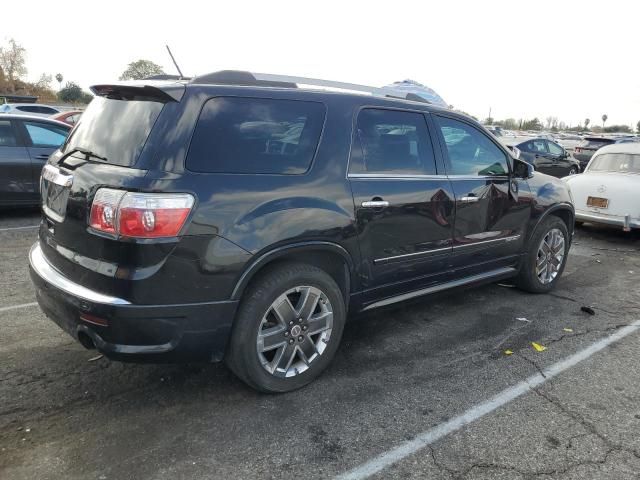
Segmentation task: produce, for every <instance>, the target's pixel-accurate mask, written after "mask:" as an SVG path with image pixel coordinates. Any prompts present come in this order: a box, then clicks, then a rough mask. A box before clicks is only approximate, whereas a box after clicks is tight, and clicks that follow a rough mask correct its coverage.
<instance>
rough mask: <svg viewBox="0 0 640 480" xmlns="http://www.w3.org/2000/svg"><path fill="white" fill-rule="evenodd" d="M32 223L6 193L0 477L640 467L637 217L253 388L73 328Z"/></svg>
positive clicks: (215, 370) (415, 306)
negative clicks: (32, 270)
mask: <svg viewBox="0 0 640 480" xmlns="http://www.w3.org/2000/svg"><path fill="white" fill-rule="evenodd" d="M37 222H38V214H37V212H32V211H31V212H30V211H18V212H0V271H1V273H2V274H1V276H0V285H1V288H0V478H2V479H7V480H9V479H11V480H13V479H35V478H38V479H59V478H65V479H101V480H106V479H119V480H121V479H168V478H171V479H181V478H185V479H192V478H193V479H217V478H221V479H229V478H260V479H262V478H266V479H270V478H332V477H336V476H339V475H344V474H349V475H351V477H348V478H365V477H366V476H368V475H372V477H373V478H432V479H440V478H442V479H450V478H451V479H453V478H481V479H488V478H496V479H503V478H504V479H510V480H511V479H528V478H534V477H536V478H545V479H547V478H548V479H555V478H563V479H564V478H581V479H582V478H590V479H591V478H602V479H612V478H615V479H625V478H640V435H638V432H639V431H640V362H639V361H638V360H639V359H640V343H639V340H640V329H638V324H637V323H636V324H634V322H637V321H638V320H639V319H640V315H639V313H640V289H639V288H638V284H639V280H640V233H638V232H632V233H623V232H621V231H618V230H612V229H606V228H597V227H592V226H585V227H582V228H580V229H578V230H577V233H576V236H575V240H574V245H573V247H572V250H571V253H570V257H569V261H568V265H567V268H566V271H565V273H564V276H563V278H562V279H561V281H560V282H559V285H558V288H557V289H556V290H555V291H554V293H552V294H549V295H539V296H536V295H531V294H526V293H523V292H520V291H518V290H517V289H515V288H510V286H509V285H507V284H502V285H498V284H494V285H489V286H486V287H482V288H479V289H475V290H465V291H457V292H454V293H449V294H447V295H446V296H440V297H436V298H431V299H427V300H421V301H416V302H413V303H410V304H405V305H402V306H401V307H396V308H394V309H387V310H380V311H376V312H374V313H371V314H367V315H363V316H360V317H358V318H353V319H352V321H351V322H350V323H349V324H348V326H347V328H346V331H345V336H344V338H343V342H342V346H341V348H340V350H339V352H338V355H337V357H336V359H335V361H334V362H333V364H332V366H331V367H330V368H329V369H328V371H327V372H326V373H325V374H323V376H322V377H320V379H319V380H318V381H316V382H315V383H313V384H311V385H310V386H308V387H307V388H304V389H302V390H300V391H297V392H293V393H290V394H284V395H261V394H258V393H256V392H254V391H252V390H250V389H249V388H247V387H246V386H244V384H242V383H241V382H240V381H239V380H237V379H236V378H234V377H233V375H232V374H231V373H229V371H228V370H227V369H226V368H225V367H224V366H222V365H182V366H179V365H135V364H123V363H115V362H109V361H107V360H106V359H104V358H96V356H97V355H96V353H95V351H89V350H85V349H84V348H83V347H81V346H80V345H79V344H78V343H76V342H75V341H74V340H72V339H71V338H70V337H68V336H67V335H66V334H65V333H63V332H62V331H61V330H59V329H58V327H57V326H55V325H54V324H53V323H52V322H50V321H49V320H47V319H46V318H45V316H44V315H43V314H42V313H41V312H40V310H39V309H38V307H37V306H35V305H34V304H33V302H34V301H35V300H34V295H33V289H32V287H31V283H30V281H29V278H28V271H27V260H26V255H27V252H28V249H29V247H30V246H31V244H32V243H33V242H34V240H35V235H36V229H35V228H33V227H32V226H33V225H35V224H37ZM581 306H592V308H593V310H594V312H595V314H594V315H590V314H588V313H585V312H582V311H581V310H580V308H581ZM628 325H633V326H632V327H627V326H628ZM612 335H614V336H615V335H618V336H617V337H615V338H614V337H611V336H612ZM611 338H613V340H615V341H613V340H606V341H607V342H609V343H608V344H606V345H604V344H598V343H597V342H601V341H602V339H611ZM531 342H536V343H538V344H539V345H541V346H543V347H546V350H544V351H541V352H538V351H536V350H535V349H534V348H533V346H532V345H531ZM593 345H599V347H598V348H595V349H594V348H592V347H590V346H593ZM589 348H591V350H585V349H589ZM506 350H510V351H512V352H513V353H512V354H511V355H507V354H505V351H506ZM584 352H587V353H584ZM576 354H577V355H582V357H580V358H579V359H580V360H582V361H580V362H579V363H578V362H574V363H575V364H572V365H569V366H567V364H566V363H562V362H563V361H565V359H567V358H574V359H575V358H577V357H572V355H576ZM583 357H584V358H583ZM558 365H564V366H563V367H562V369H558ZM554 369H555V370H554ZM531 378H537V379H538V380H537V381H536V383H535V384H533V383H532V384H529V385H528V386H527V388H526V389H525V391H524V392H523V393H522V394H519V395H517V396H514V394H513V391H514V390H513V389H512V387H514V386H517V385H519V384H521V383H520V382H522V381H523V380H526V379H531ZM526 385H527V384H525V386H526ZM510 389H511V390H510ZM510 392H511V393H510ZM505 395H506V396H505ZM509 395H511V396H512V397H513V398H511V399H510V397H509ZM490 399H494V400H496V399H497V400H499V402H498V403H497V404H496V403H494V404H491V405H493V407H492V408H488V407H486V406H487V405H488V404H487V403H486V402H487V400H490ZM505 399H506V400H505ZM465 414H466V415H467V416H466V417H465V416H464V415H465ZM461 415H462V416H461ZM470 420H474V421H472V422H470ZM447 429H448V430H447ZM396 447H401V448H400V449H397V448H396ZM394 448H396V450H393V449H394ZM378 467H380V468H378Z"/></svg>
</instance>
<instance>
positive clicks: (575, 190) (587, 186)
mask: <svg viewBox="0 0 640 480" xmlns="http://www.w3.org/2000/svg"><path fill="white" fill-rule="evenodd" d="M564 180H565V181H566V182H567V184H569V186H570V187H571V192H572V195H573V202H574V205H575V209H576V223H578V224H580V223H582V222H591V223H604V224H609V225H618V226H621V227H622V228H623V229H624V230H625V231H629V230H630V229H632V228H640V143H617V144H612V145H608V146H606V147H602V148H601V149H599V150H598V151H597V152H596V153H595V154H594V155H593V157H592V158H591V160H590V161H589V164H588V165H587V167H586V169H585V171H584V173H583V174H582V175H572V176H570V177H565V178H564Z"/></svg>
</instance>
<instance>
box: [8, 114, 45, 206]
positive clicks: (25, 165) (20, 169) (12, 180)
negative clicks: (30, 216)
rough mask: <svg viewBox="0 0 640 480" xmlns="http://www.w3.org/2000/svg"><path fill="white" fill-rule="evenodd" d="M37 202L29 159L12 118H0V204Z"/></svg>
mask: <svg viewBox="0 0 640 480" xmlns="http://www.w3.org/2000/svg"><path fill="white" fill-rule="evenodd" d="M26 203H37V197H36V195H35V192H34V191H33V183H32V178H31V161H30V159H29V153H28V152H27V149H26V148H25V146H24V142H23V141H22V137H21V136H20V134H19V131H18V129H17V127H16V125H15V122H14V121H13V120H9V119H2V118H0V205H22V204H26Z"/></svg>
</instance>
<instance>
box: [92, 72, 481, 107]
mask: <svg viewBox="0 0 640 480" xmlns="http://www.w3.org/2000/svg"><path fill="white" fill-rule="evenodd" d="M187 88H188V89H203V90H208V89H214V88H215V89H218V88H224V89H238V90H239V91H245V92H251V91H252V90H253V91H267V92H268V91H297V92H299V93H301V94H303V95H309V96H311V97H319V96H327V97H328V96H331V97H336V96H338V97H340V96H342V97H348V98H353V99H362V98H374V99H378V100H382V101H384V102H385V103H387V104H389V105H390V106H404V107H407V106H410V107H411V108H414V109H415V108H416V107H417V106H418V105H420V106H422V107H427V108H422V109H424V110H429V111H431V110H435V111H441V112H447V113H457V112H453V111H452V110H450V109H449V108H447V107H446V106H445V105H438V104H436V103H433V102H430V101H429V100H427V99H426V98H424V97H421V96H420V95H417V94H415V93H413V92H406V91H403V90H400V89H394V88H392V87H370V86H365V85H356V84H349V83H343V82H334V81H328V80H321V79H312V78H304V77H291V76H287V75H272V74H262V73H252V72H246V71H235V70H222V71H219V72H212V73H208V74H205V75H200V76H197V77H194V78H179V77H176V76H174V75H157V76H152V77H149V78H146V79H143V80H128V81H120V82H113V83H109V84H98V85H93V86H92V87H91V91H92V92H93V93H94V94H96V95H98V96H102V97H110V96H111V95H113V94H115V95H130V94H140V95H148V96H153V97H154V98H164V99H169V98H172V99H173V100H177V101H180V99H181V98H182V95H183V94H184V90H185V89H187ZM159 94H160V95H159ZM458 116H460V117H461V118H469V117H467V116H466V115H461V114H458Z"/></svg>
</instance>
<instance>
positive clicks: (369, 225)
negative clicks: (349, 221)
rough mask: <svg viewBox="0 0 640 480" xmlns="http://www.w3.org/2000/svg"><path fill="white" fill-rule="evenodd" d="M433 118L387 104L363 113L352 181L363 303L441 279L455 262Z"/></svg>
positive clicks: (450, 209)
mask: <svg viewBox="0 0 640 480" xmlns="http://www.w3.org/2000/svg"><path fill="white" fill-rule="evenodd" d="M427 121H428V120H427V118H426V117H425V116H424V115H423V114H422V112H414V111H404V110H391V109H383V108H364V109H362V110H360V112H359V113H358V115H357V119H356V126H355V128H354V133H353V144H352V149H351V156H350V161H349V171H348V178H349V182H350V185H351V189H352V192H353V200H354V203H355V215H356V223H357V229H358V237H359V244H360V250H361V257H362V258H361V262H362V268H361V271H362V272H363V275H362V277H363V278H362V282H363V285H364V289H365V292H364V294H363V295H364V296H363V302H364V303H365V304H366V303H367V299H374V298H375V299H380V298H381V297H384V296H393V295H396V294H399V293H401V292H405V291H408V290H412V289H418V288H420V287H423V286H425V285H429V284H432V283H438V281H439V279H440V278H439V276H440V275H442V273H443V272H444V271H446V269H447V267H448V264H449V262H450V256H451V247H452V231H453V218H454V217H453V213H454V200H453V192H452V190H451V185H450V182H449V180H448V179H447V177H446V176H445V175H442V174H441V175H438V171H437V169H436V158H437V157H438V158H439V157H440V153H439V152H438V153H437V154H436V153H435V152H434V149H433V143H434V140H435V141H436V142H437V138H436V137H432V136H431V135H432V134H430V132H429V129H428V126H427ZM440 173H442V172H440Z"/></svg>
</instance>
